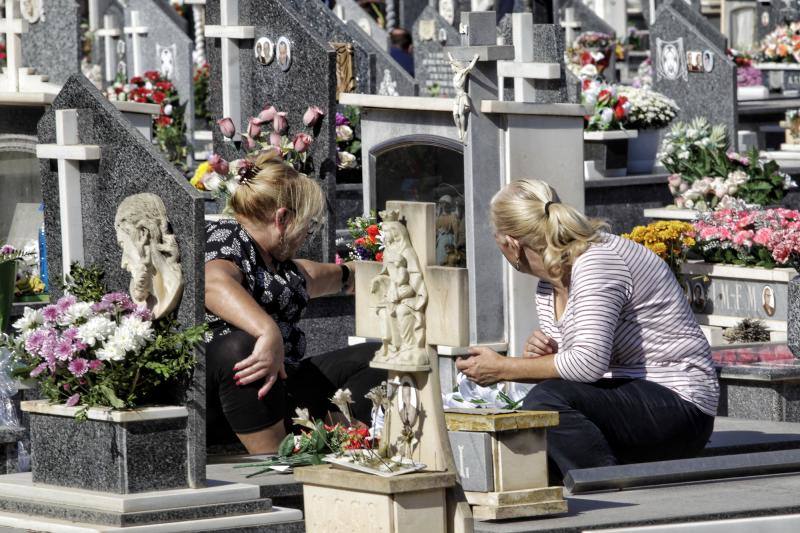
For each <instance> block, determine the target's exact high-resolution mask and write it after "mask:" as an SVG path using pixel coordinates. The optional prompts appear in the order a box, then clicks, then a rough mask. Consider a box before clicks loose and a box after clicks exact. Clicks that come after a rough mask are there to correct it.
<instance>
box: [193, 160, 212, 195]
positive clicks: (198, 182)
mask: <svg viewBox="0 0 800 533" xmlns="http://www.w3.org/2000/svg"><path fill="white" fill-rule="evenodd" d="M209 172H211V165H209V164H208V161H205V162H203V163H201V164H200V166H198V167H197V170H195V172H194V176H192V179H191V180H189V183H191V184H192V187H195V188H196V189H200V190H201V191H204V190H206V189H205V187H203V177H204V176H205V175H206V174H208V173H209Z"/></svg>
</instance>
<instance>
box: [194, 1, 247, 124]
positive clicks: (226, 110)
mask: <svg viewBox="0 0 800 533" xmlns="http://www.w3.org/2000/svg"><path fill="white" fill-rule="evenodd" d="M219 9H220V25H219V26H217V25H212V26H206V37H213V38H218V39H222V46H221V50H220V55H221V60H222V115H223V116H224V117H230V118H232V119H233V122H234V124H236V125H237V129H239V128H238V126H241V123H242V106H241V88H240V83H241V71H240V68H241V67H240V65H239V41H242V40H246V39H253V38H254V37H255V27H254V26H239V0H220V5H219Z"/></svg>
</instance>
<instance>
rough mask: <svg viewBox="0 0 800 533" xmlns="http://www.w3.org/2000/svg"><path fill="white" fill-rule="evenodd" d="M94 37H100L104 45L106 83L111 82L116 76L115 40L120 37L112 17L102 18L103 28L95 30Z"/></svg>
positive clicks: (120, 32)
mask: <svg viewBox="0 0 800 533" xmlns="http://www.w3.org/2000/svg"><path fill="white" fill-rule="evenodd" d="M95 35H97V36H98V37H102V38H103V41H104V44H105V56H106V81H107V82H112V81H114V78H115V77H116V75H117V39H119V38H120V36H121V35H122V31H121V30H120V29H119V27H118V26H117V24H116V20H114V15H106V16H104V17H103V28H102V29H100V30H97V31H96V32H95Z"/></svg>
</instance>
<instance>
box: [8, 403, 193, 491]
mask: <svg viewBox="0 0 800 533" xmlns="http://www.w3.org/2000/svg"><path fill="white" fill-rule="evenodd" d="M22 410H23V411H25V412H27V413H28V414H29V415H30V421H31V456H32V461H31V462H32V472H33V481H34V483H44V484H48V485H57V486H61V487H75V488H81V489H88V490H95V491H104V492H111V493H117V494H129V493H135V492H145V491H152V490H164V489H178V488H185V487H188V486H189V483H188V478H187V469H186V454H187V438H188V437H187V433H186V420H187V417H188V411H187V409H186V408H185V407H177V406H175V407H152V408H147V409H139V410H131V411H117V410H112V409H97V408H92V409H89V410H88V413H87V418H88V419H87V420H85V421H77V420H75V414H76V412H77V411H78V410H79V408H78V407H66V406H64V405H60V404H51V403H49V402H48V401H46V400H37V401H30V402H23V403H22Z"/></svg>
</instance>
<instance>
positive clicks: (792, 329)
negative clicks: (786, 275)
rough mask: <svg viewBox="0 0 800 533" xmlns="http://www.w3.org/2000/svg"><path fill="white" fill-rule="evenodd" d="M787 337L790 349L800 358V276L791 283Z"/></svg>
mask: <svg viewBox="0 0 800 533" xmlns="http://www.w3.org/2000/svg"><path fill="white" fill-rule="evenodd" d="M787 308H788V310H787V313H788V316H787V318H786V337H787V340H788V344H789V349H790V350H791V351H792V354H794V356H795V357H798V358H800V276H795V277H793V278H792V279H791V280H790V281H789V302H788V304H787Z"/></svg>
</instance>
